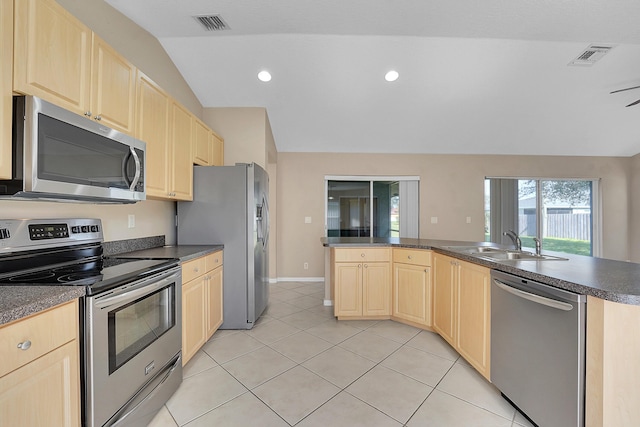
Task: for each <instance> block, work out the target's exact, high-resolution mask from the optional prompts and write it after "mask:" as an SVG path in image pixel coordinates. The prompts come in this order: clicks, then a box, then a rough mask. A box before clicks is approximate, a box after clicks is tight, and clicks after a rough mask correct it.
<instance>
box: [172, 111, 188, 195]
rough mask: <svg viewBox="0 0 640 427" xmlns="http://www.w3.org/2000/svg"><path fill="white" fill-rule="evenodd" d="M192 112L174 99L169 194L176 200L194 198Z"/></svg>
mask: <svg viewBox="0 0 640 427" xmlns="http://www.w3.org/2000/svg"><path fill="white" fill-rule="evenodd" d="M191 120H192V118H191V113H190V112H189V110H187V109H186V108H184V107H183V106H182V105H180V104H179V103H178V102H177V101H175V100H172V102H171V107H170V115H169V162H170V175H169V176H170V178H169V183H170V186H169V192H168V193H169V194H168V196H169V197H171V198H173V199H175V200H192V199H193V157H192V154H191V149H192V143H193V127H192V123H191Z"/></svg>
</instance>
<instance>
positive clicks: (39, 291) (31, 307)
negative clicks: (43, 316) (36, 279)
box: [0, 286, 85, 325]
mask: <svg viewBox="0 0 640 427" xmlns="http://www.w3.org/2000/svg"><path fill="white" fill-rule="evenodd" d="M84 292H85V291H84V286H0V325H4V324H5V323H9V322H13V321H14V320H18V319H21V318H23V317H27V316H29V315H32V314H35V313H37V312H39V311H43V310H46V309H48V308H51V307H55V306H56V305H59V304H62V303H65V302H68V301H72V300H74V299H76V298H80V297H82V296H84Z"/></svg>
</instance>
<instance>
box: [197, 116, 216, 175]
mask: <svg viewBox="0 0 640 427" xmlns="http://www.w3.org/2000/svg"><path fill="white" fill-rule="evenodd" d="M193 138H194V139H193V163H194V164H196V165H200V166H223V165H224V141H223V140H222V138H220V137H219V136H218V135H217V134H216V133H215V132H214V131H212V130H211V129H209V128H208V127H207V125H205V124H204V123H203V122H202V121H201V120H200V119H198V118H196V117H194V118H193Z"/></svg>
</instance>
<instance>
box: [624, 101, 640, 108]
mask: <svg viewBox="0 0 640 427" xmlns="http://www.w3.org/2000/svg"><path fill="white" fill-rule="evenodd" d="M637 104H640V99H638V100H637V101H636V102H632V103H631V104H629V105H625V107H633V106H634V105H637Z"/></svg>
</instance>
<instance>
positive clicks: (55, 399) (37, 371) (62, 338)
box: [0, 300, 80, 426]
mask: <svg viewBox="0 0 640 427" xmlns="http://www.w3.org/2000/svg"><path fill="white" fill-rule="evenodd" d="M78 318H79V315H78V302H77V300H75V301H72V302H69V303H66V304H63V305H60V306H58V307H55V308H53V309H50V310H47V311H45V312H42V313H39V314H36V315H34V316H30V317H28V318H26V319H23V320H19V321H17V322H14V323H11V324H8V325H6V326H3V327H1V328H0V360H2V366H1V367H0V375H1V376H0V425H2V426H37V425H52V426H54V425H55V426H79V425H80V363H79V357H80V349H79V346H78ZM19 344H20V346H19Z"/></svg>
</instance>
